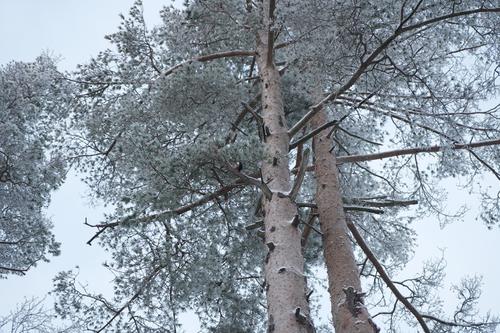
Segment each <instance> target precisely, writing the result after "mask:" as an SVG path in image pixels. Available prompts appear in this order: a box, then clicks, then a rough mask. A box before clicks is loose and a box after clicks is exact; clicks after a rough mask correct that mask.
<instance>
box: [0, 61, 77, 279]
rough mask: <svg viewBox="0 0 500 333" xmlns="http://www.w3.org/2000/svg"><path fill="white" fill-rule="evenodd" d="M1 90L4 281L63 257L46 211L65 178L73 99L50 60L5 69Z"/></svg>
mask: <svg viewBox="0 0 500 333" xmlns="http://www.w3.org/2000/svg"><path fill="white" fill-rule="evenodd" d="M0 91H1V93H0V112H1V114H0V133H2V135H1V136H0V277H5V276H6V275H7V274H24V273H25V272H26V271H27V270H28V269H30V268H31V267H33V266H35V265H36V263H37V262H38V261H40V260H43V261H48V256H49V255H57V254H59V243H57V242H56V241H55V239H54V235H53V234H52V232H51V227H52V225H51V223H50V221H49V220H48V219H47V218H46V217H45V216H44V214H43V209H44V208H45V207H46V206H47V205H48V203H49V200H50V192H51V191H52V190H54V189H55V188H57V187H58V186H59V185H60V184H61V182H62V181H63V180H64V177H65V174H66V164H65V161H64V159H63V157H62V156H60V153H59V151H60V149H59V150H58V145H60V144H61V137H62V136H61V133H63V125H64V120H65V118H66V116H67V110H65V107H66V104H65V98H67V100H69V98H70V97H71V96H70V91H69V87H68V85H67V84H65V83H64V81H62V79H61V74H60V73H59V72H58V71H57V69H56V66H55V63H54V61H53V60H52V59H51V58H49V57H48V56H40V57H38V58H37V59H36V61H35V62H33V63H21V62H12V63H10V64H7V65H5V66H2V67H1V68H0Z"/></svg>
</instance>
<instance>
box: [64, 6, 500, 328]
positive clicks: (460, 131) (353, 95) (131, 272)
mask: <svg viewBox="0 0 500 333" xmlns="http://www.w3.org/2000/svg"><path fill="white" fill-rule="evenodd" d="M141 8H142V7H141V3H140V2H137V3H136V4H135V5H134V7H132V9H131V11H130V14H129V16H128V17H123V23H122V25H121V26H120V29H119V31H118V32H117V33H115V34H113V35H110V36H108V37H107V38H108V39H109V40H110V41H111V42H112V43H113V44H114V45H115V46H116V50H115V51H111V50H107V51H105V52H102V53H101V54H100V55H99V56H98V57H97V58H95V59H93V60H92V61H91V62H90V63H89V64H87V65H83V66H81V67H80V68H79V71H78V72H77V73H75V75H74V77H73V78H71V80H72V81H74V82H76V83H78V84H79V85H80V88H81V93H80V95H79V99H78V102H77V103H78V105H77V106H76V108H75V112H74V113H73V116H72V117H73V118H72V123H73V124H74V127H73V131H74V138H75V140H74V141H73V142H72V144H71V147H69V149H70V151H72V153H73V156H75V158H76V157H79V158H80V167H81V169H82V170H85V171H87V172H89V175H90V176H89V178H88V181H89V183H90V185H91V187H92V189H93V190H94V193H95V195H96V197H98V198H102V199H104V200H105V201H106V202H108V203H110V204H113V205H114V206H115V208H116V209H115V212H114V213H113V214H111V215H110V216H108V217H107V221H105V222H103V223H102V224H98V225H94V226H93V227H95V228H97V229H98V230H97V232H96V234H95V235H94V236H93V237H92V239H90V240H89V244H93V242H94V241H96V240H98V241H99V242H100V244H101V245H103V246H105V247H106V248H107V249H109V250H110V251H111V252H112V253H113V259H114V261H113V262H112V263H108V264H107V265H108V266H109V267H110V269H112V270H113V272H114V273H115V275H116V279H115V281H114V283H115V288H116V294H115V297H114V299H113V300H108V299H105V298H104V297H103V296H101V295H94V294H92V293H90V292H87V291H84V290H80V289H79V288H78V285H77V283H76V282H75V281H76V280H75V273H73V272H63V273H61V274H60V275H59V276H58V277H57V278H56V291H57V292H58V294H59V303H58V305H57V310H58V311H59V313H60V314H61V315H62V316H76V315H79V317H80V319H81V321H82V323H81V324H82V325H83V326H86V327H87V329H89V330H93V331H97V332H101V331H105V330H106V331H110V330H114V331H137V332H142V331H148V332H175V331H176V329H178V327H179V321H178V316H179V313H180V312H181V311H183V310H184V309H194V310H195V311H196V312H197V314H198V315H199V316H200V318H201V319H202V322H203V324H204V326H205V328H206V329H207V330H208V331H214V332H248V331H264V330H266V329H267V331H268V332H275V333H281V332H313V331H314V330H315V328H314V315H313V312H311V310H310V305H309V301H310V299H309V296H310V291H309V289H310V288H311V285H309V286H308V285H307V281H306V276H310V275H311V272H312V271H313V270H312V269H313V268H315V267H318V265H320V263H321V261H320V260H318V259H320V258H321V256H318V254H319V253H320V251H321V250H323V251H324V258H325V262H326V266H327V269H328V277H329V281H328V284H329V292H330V297H331V305H332V318H333V323H334V326H335V331H336V332H367V333H368V332H377V331H378V327H377V324H376V323H375V319H374V318H371V317H370V314H369V310H370V309H369V306H370V304H372V303H375V304H378V305H379V306H380V305H383V306H386V307H387V308H388V310H387V311H385V312H386V313H387V314H388V316H389V320H390V321H391V323H392V322H393V319H394V318H401V317H403V318H405V320H406V321H408V322H409V323H410V324H412V325H414V324H418V325H420V326H421V328H422V329H423V330H424V331H425V332H431V331H432V332H444V331H449V332H451V331H455V332H469V331H470V332H472V331H477V332H492V331H493V330H494V329H495V328H494V327H495V324H494V321H495V318H489V317H485V318H477V316H476V313H475V312H474V309H473V307H472V306H471V305H472V304H473V303H474V302H475V301H476V300H477V297H478V289H477V288H478V283H477V281H475V280H464V283H463V285H462V286H461V289H460V291H462V293H461V295H462V296H463V303H462V306H461V307H459V308H458V310H457V312H456V313H455V314H454V315H453V316H451V317H452V318H453V319H451V320H450V319H447V318H446V316H445V315H444V314H443V312H442V310H441V307H440V303H439V301H436V300H435V299H433V298H432V297H433V295H432V293H430V290H431V287H432V286H435V285H436V284H437V283H438V280H439V278H440V277H441V272H442V269H443V268H442V266H440V265H439V264H434V265H432V264H431V265H429V266H428V267H426V268H425V269H424V272H423V273H422V276H420V277H418V278H415V279H413V280H410V281H406V282H405V283H403V284H402V286H403V287H404V288H405V289H406V290H408V292H409V293H410V296H409V297H405V296H403V295H402V293H401V291H400V290H398V287H399V286H398V287H396V285H395V284H394V283H393V282H392V281H391V279H390V275H391V274H392V273H393V272H395V271H397V270H398V269H400V268H401V267H403V266H404V264H405V263H407V261H408V258H409V253H410V251H411V248H412V246H413V238H412V237H413V234H412V229H411V225H410V222H411V221H412V219H414V218H416V217H418V216H419V215H422V214H423V213H424V212H427V211H429V210H432V211H435V212H436V213H437V214H439V213H440V210H441V209H440V208H439V207H438V205H439V198H436V197H435V196H434V195H433V194H434V192H435V190H434V188H435V187H434V185H433V184H432V182H433V181H436V180H439V179H442V178H444V177H448V176H453V175H460V176H464V177H471V180H473V179H474V177H475V176H476V174H477V172H476V170H486V171H489V172H492V173H493V174H494V175H495V176H496V177H497V178H499V180H500V176H499V173H498V171H497V170H496V167H495V166H496V165H497V164H498V162H499V159H500V155H499V153H498V147H495V145H497V144H498V143H499V135H498V128H500V124H499V121H498V119H499V118H498V111H499V109H498V107H496V108H492V109H490V110H483V109H481V108H480V107H479V102H480V101H482V100H486V99H490V98H491V97H492V96H494V95H495V94H496V93H498V87H497V84H496V80H497V77H498V74H499V73H498V70H497V68H496V66H497V64H498V60H499V59H498V56H499V54H500V52H499V48H498V37H499V30H498V29H499V28H498V27H500V24H499V23H500V22H499V16H498V13H499V12H500V6H499V4H498V3H496V2H495V1H476V0H473V1H468V2H462V1H439V0H435V1H422V0H421V1H383V2H380V1H379V2H374V3H371V2H359V3H358V2H356V1H354V2H353V1H308V2H301V1H286V0H283V1H280V2H275V1H273V0H265V1H245V2H243V1H236V0H230V1H218V0H211V1H208V0H197V1H187V2H186V4H185V8H184V10H178V9H175V8H165V9H164V10H163V11H162V19H163V24H162V25H160V26H158V27H155V28H154V29H153V30H148V29H147V28H146V24H145V22H144V19H143V16H142V11H141ZM311 139H312V140H311ZM311 141H313V143H312V145H311ZM391 148H392V149H393V150H388V149H391ZM311 152H312V154H311ZM420 153H436V156H437V161H436V162H435V163H428V162H426V164H428V166H425V168H424V166H423V165H421V164H422V162H421V161H420V160H419V158H418V156H419V155H418V154H420ZM464 153H467V154H469V155H470V157H471V158H470V159H466V158H464V155H463V154H464ZM309 155H313V162H312V164H311V161H309V157H310V156H309ZM395 157H397V158H395ZM385 158H388V160H387V161H388V162H387V163H385V164H384V166H383V167H382V168H375V169H373V168H371V167H370V165H368V163H366V162H367V161H372V160H379V159H385ZM389 158H390V159H389ZM310 171H314V173H313V175H314V176H312V173H311V172H310ZM294 175H295V176H294ZM484 195H485V200H484V203H485V205H486V206H485V207H484V208H485V209H484V212H483V214H482V216H483V218H484V219H485V220H486V222H487V223H489V224H491V225H493V224H494V223H495V219H497V215H498V213H497V212H498V200H495V196H490V197H488V195H490V194H488V193H484ZM497 197H498V196H497ZM417 203H418V208H417V209H415V210H414V211H413V213H414V217H413V218H408V217H405V215H404V211H405V210H406V209H408V208H406V207H407V206H410V205H416V204H417ZM382 208H383V211H382ZM382 212H385V214H384V218H379V217H374V214H380V213H382ZM317 218H319V221H320V229H321V230H318V229H317V228H316V227H315V226H314V221H315V219H317ZM321 243H323V245H322V244H321ZM355 244H357V245H359V249H358V247H355V246H354V245H355ZM358 267H361V268H360V269H358ZM363 277H368V278H370V279H369V280H370V281H372V282H373V284H372V285H370V286H369V288H368V295H367V296H366V299H365V293H364V292H363V291H362V290H361V287H362V283H361V282H362V281H361V279H360V278H363ZM464 291H467V292H464ZM388 292H389V293H390V294H394V295H395V299H394V298H391V297H390V296H388ZM264 297H265V301H264ZM265 302H267V303H265ZM265 315H267V323H266V324H265V325H264V324H263V323H264V319H263V318H264V316H265ZM377 320H378V318H377ZM389 329H390V330H392V331H394V330H396V329H397V328H395V327H393V326H392V324H391V325H390V327H389Z"/></svg>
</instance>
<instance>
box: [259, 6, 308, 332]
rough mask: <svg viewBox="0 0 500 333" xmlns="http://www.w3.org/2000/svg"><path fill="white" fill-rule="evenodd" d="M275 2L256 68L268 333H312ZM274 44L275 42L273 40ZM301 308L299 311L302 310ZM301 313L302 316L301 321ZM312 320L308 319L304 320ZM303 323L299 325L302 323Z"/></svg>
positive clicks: (267, 12)
mask: <svg viewBox="0 0 500 333" xmlns="http://www.w3.org/2000/svg"><path fill="white" fill-rule="evenodd" d="M273 3H274V2H273V1H272V0H271V1H264V4H263V8H264V11H263V23H264V24H263V26H264V28H263V29H262V31H260V33H259V34H258V36H257V57H256V60H257V65H258V68H259V74H260V78H261V80H262V82H261V85H262V120H263V125H264V129H265V130H264V133H265V137H264V141H263V144H264V160H263V161H262V176H263V180H264V182H265V183H266V184H267V186H268V187H269V189H270V190H271V192H272V196H271V198H270V199H266V200H265V203H264V213H265V216H264V227H265V243H266V244H267V249H268V255H267V256H266V263H265V276H266V288H265V289H266V291H267V305H268V316H269V319H268V332H274V333H307V332H310V327H308V324H307V323H310V318H309V306H308V303H307V301H306V282H305V276H304V257H303V255H302V249H301V233H300V230H299V229H298V228H297V227H296V225H295V224H294V221H295V219H296V215H297V206H296V204H295V203H294V202H293V200H292V199H291V198H290V196H289V192H290V191H291V188H292V185H291V179H290V178H291V177H290V171H289V168H288V165H289V158H288V149H289V147H288V144H289V137H288V128H287V126H286V124H285V123H284V122H283V119H285V112H284V109H283V99H282V95H281V78H280V75H279V72H278V70H277V69H276V67H275V66H274V63H273V61H272V59H273V56H272V54H269V53H272V47H270V46H269V45H270V43H271V40H272V39H273V34H272V33H271V29H270V27H271V21H272V15H273V13H272V10H273ZM270 39H271V40H270ZM297 309H298V310H297ZM297 313H299V314H300V316H299V317H297ZM304 318H307V320H304ZM299 319H300V320H299Z"/></svg>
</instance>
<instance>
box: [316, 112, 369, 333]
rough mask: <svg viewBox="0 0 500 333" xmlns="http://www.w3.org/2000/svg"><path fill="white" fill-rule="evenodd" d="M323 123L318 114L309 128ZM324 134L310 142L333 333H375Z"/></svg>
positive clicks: (334, 166)
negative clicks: (362, 293)
mask: <svg viewBox="0 0 500 333" xmlns="http://www.w3.org/2000/svg"><path fill="white" fill-rule="evenodd" d="M326 121H327V117H326V112H325V111H324V109H323V110H320V111H319V112H318V113H317V114H316V115H315V116H314V117H313V118H312V120H311V124H312V127H313V128H317V127H319V126H321V125H323V124H325V123H326ZM327 136H328V131H323V132H321V133H319V134H318V135H316V136H315V137H314V139H313V151H314V156H315V162H314V164H315V177H316V187H317V188H316V204H317V205H318V212H319V221H320V226H321V232H322V233H323V251H324V257H325V262H326V267H327V272H328V290H329V292H330V302H331V306H332V317H333V323H334V326H335V332H336V333H375V332H377V331H378V329H377V328H376V326H375V324H374V323H373V321H372V320H371V318H370V315H369V314H368V311H367V310H366V307H365V306H364V305H363V297H362V295H360V293H361V282H360V278H359V271H358V268H357V265H356V261H355V260H354V253H353V248H352V244H351V241H350V240H349V237H348V232H349V230H348V228H347V224H346V217H345V214H344V209H343V204H342V193H341V191H340V183H339V174H338V170H337V167H336V158H335V154H334V152H333V151H332V152H330V149H331V145H332V143H331V142H332V141H331V139H329V138H328V137H327Z"/></svg>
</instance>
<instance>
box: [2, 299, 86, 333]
mask: <svg viewBox="0 0 500 333" xmlns="http://www.w3.org/2000/svg"><path fill="white" fill-rule="evenodd" d="M43 303H44V299H37V298H30V299H25V300H24V301H23V302H22V303H20V304H19V305H18V306H17V308H16V309H14V310H13V311H11V312H10V314H9V315H7V316H5V317H0V329H1V330H2V332H10V333H55V332H57V333H70V332H80V330H79V329H78V328H77V327H75V326H67V327H61V326H60V325H59V326H58V325H56V324H55V321H56V320H55V318H56V315H55V313H54V310H53V309H48V308H46V307H45V306H44V304H43Z"/></svg>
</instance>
